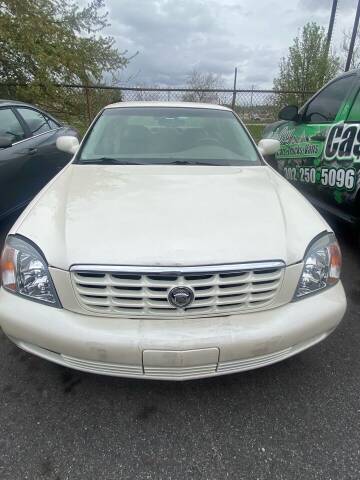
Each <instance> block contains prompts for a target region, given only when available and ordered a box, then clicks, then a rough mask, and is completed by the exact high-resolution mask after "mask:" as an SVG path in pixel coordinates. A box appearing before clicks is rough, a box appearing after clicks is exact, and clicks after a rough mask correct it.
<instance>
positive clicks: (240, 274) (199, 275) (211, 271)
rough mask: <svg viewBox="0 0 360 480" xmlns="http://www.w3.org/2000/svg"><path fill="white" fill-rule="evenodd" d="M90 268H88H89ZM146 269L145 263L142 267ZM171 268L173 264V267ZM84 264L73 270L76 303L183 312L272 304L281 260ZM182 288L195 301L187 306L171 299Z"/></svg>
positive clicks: (123, 310)
mask: <svg viewBox="0 0 360 480" xmlns="http://www.w3.org/2000/svg"><path fill="white" fill-rule="evenodd" d="M88 268H89V269H88ZM144 268H145V267H144ZM174 268H175V267H174ZM174 268H171V267H166V268H164V269H162V271H159V268H158V269H156V268H154V269H153V271H152V269H151V268H150V267H146V272H144V271H143V270H144V269H142V267H113V268H111V270H110V269H109V270H107V269H106V267H98V266H97V267H86V268H85V267H82V266H76V267H75V268H74V269H73V270H72V272H71V275H72V282H73V285H74V288H75V292H76V296H77V298H78V300H79V302H80V304H81V305H82V306H83V308H85V309H86V310H90V311H92V312H96V313H97V314H102V315H123V316H131V317H134V316H142V317H143V316H149V317H156V318H158V317H175V318H176V317H177V318H178V317H183V316H206V315H212V316H213V315H223V314H230V313H235V312H239V311H249V310H251V309H259V308H262V307H266V306H268V305H269V304H271V303H272V302H273V300H274V298H275V296H276V294H277V292H278V290H279V287H280V285H281V281H282V277H283V270H284V265H283V264H282V263H281V262H267V263H266V264H251V265H249V266H248V267H247V265H246V264H243V265H241V266H234V265H230V266H226V265H224V266H214V267H211V266H210V267H184V268H182V269H180V270H178V271H174ZM175 287H186V288H188V289H190V290H191V292H192V294H193V297H194V298H193V301H192V303H191V304H190V305H188V306H187V307H185V308H176V307H174V306H173V305H172V304H170V303H169V300H168V296H169V292H170V291H171V290H172V289H173V288H175Z"/></svg>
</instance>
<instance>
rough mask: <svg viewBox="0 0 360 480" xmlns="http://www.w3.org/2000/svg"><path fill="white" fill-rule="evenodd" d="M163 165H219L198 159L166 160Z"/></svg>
mask: <svg viewBox="0 0 360 480" xmlns="http://www.w3.org/2000/svg"><path fill="white" fill-rule="evenodd" d="M164 165H210V166H212V167H218V166H221V165H220V164H219V163H211V162H198V161H190V160H174V161H173V162H166V163H165V164H164ZM225 165H226V164H225Z"/></svg>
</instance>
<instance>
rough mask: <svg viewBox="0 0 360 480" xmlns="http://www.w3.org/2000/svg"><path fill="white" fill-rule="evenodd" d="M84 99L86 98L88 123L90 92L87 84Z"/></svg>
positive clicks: (89, 118)
mask: <svg viewBox="0 0 360 480" xmlns="http://www.w3.org/2000/svg"><path fill="white" fill-rule="evenodd" d="M84 90H85V99H86V111H87V117H88V123H89V125H90V123H91V105H90V92H89V87H88V85H85V89H84Z"/></svg>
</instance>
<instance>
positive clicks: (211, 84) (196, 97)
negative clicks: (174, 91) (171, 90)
mask: <svg viewBox="0 0 360 480" xmlns="http://www.w3.org/2000/svg"><path fill="white" fill-rule="evenodd" d="M186 88H190V89H192V90H193V91H192V92H185V93H184V95H183V96H182V100H183V101H184V102H205V103H220V96H219V93H218V92H204V90H221V89H223V88H224V86H223V80H222V78H221V76H219V75H215V74H214V73H202V72H199V71H197V70H193V71H192V72H191V74H190V75H189V77H188V80H187V82H186Z"/></svg>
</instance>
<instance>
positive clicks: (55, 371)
mask: <svg viewBox="0 0 360 480" xmlns="http://www.w3.org/2000/svg"><path fill="white" fill-rule="evenodd" d="M13 220H14V219H11V220H10V221H9V222H7V223H6V224H4V223H3V224H2V225H1V227H0V229H1V232H0V236H1V237H2V238H3V237H4V235H5V233H6V231H7V229H8V228H9V227H10V225H11V223H12V222H13ZM336 231H337V234H338V237H339V239H340V242H341V245H342V248H343V253H344V262H345V265H344V270H343V281H344V285H345V289H346V291H347V294H348V303H349V305H348V311H347V314H346V317H345V319H344V321H343V323H342V325H341V326H340V327H339V328H338V330H337V331H336V332H335V333H334V334H333V335H332V336H331V337H330V338H329V339H328V340H326V341H325V342H323V343H322V344H320V345H318V346H316V347H314V348H313V349H311V350H309V351H307V352H304V353H302V354H300V355H298V356H296V357H294V358H292V359H289V360H287V361H285V362H282V363H279V364H277V365H274V366H271V367H267V368H264V369H261V370H255V371H252V372H248V373H243V374H239V375H230V376H226V377H221V378H217V379H207V380H202V381H194V382H188V383H166V382H154V381H146V382H145V381H139V380H123V379H116V378H110V377H102V376H96V375H90V374H83V373H79V372H75V371H71V370H66V369H64V368H61V367H59V366H56V365H52V364H50V363H48V362H46V361H43V360H41V359H38V358H36V357H33V356H31V355H29V354H27V353H25V352H22V351H20V350H19V349H18V348H17V347H15V346H13V345H12V344H11V343H10V342H9V341H8V340H7V339H6V338H5V336H4V335H3V334H2V333H1V332H0V479H1V480H8V479H9V480H10V479H11V480H17V479H19V480H20V479H21V480H23V479H31V480H33V479H34V480H39V479H56V480H64V479H87V480H93V479H95V480H97V479H105V480H112V479H114V480H115V479H116V480H119V479H157V480H158V479H212V480H213V479H224V478H231V479H241V480H242V479H244V480H245V479H246V480H250V479H251V480H252V479H259V480H263V479H276V480H280V479H286V480H295V479H302V480H313V479H321V480H337V479H339V480H349V479H356V480H358V479H359V478H360V399H359V393H360V391H359V390H360V389H359V383H360V317H359V312H360V253H359V246H358V244H357V241H356V236H355V234H354V233H353V232H352V230H351V229H349V228H348V227H345V226H344V225H337V226H336ZM2 238H1V239H0V243H1V240H2ZM289 320H291V319H289ZM49 322H51V314H50V315H49Z"/></svg>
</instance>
